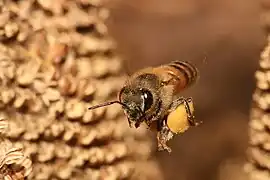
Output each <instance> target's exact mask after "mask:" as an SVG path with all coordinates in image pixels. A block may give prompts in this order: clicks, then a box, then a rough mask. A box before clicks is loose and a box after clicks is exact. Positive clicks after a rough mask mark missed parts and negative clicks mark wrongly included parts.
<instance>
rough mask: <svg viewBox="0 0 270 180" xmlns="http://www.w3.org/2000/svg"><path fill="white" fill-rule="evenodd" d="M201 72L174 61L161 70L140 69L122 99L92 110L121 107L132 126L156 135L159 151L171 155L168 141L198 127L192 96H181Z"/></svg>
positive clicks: (126, 87) (121, 96)
mask: <svg viewBox="0 0 270 180" xmlns="http://www.w3.org/2000/svg"><path fill="white" fill-rule="evenodd" d="M198 77H199V75H198V69H197V68H196V67H195V66H194V65H192V64H191V63H189V62H184V61H173V62H171V63H168V64H165V65H161V66H158V67H148V68H144V69H141V70H139V71H137V72H135V73H134V74H133V75H131V76H130V77H129V78H128V79H127V81H126V82H125V84H124V86H123V87H122V88H121V90H120V92H119V94H118V98H119V100H116V101H111V102H106V103H103V104H99V105H96V106H93V107H90V108H89V109H95V108H99V107H104V106H108V105H111V104H116V103H117V104H120V105H121V106H122V108H123V110H124V113H125V115H126V117H127V119H128V123H129V127H135V128H138V127H140V125H141V124H142V123H144V124H146V125H147V127H148V128H149V129H151V130H152V131H156V132H157V141H158V149H159V150H167V151H168V152H171V148H170V147H168V146H167V144H166V142H167V141H168V140H170V139H171V138H172V137H173V135H174V134H178V133H182V132H184V131H186V130H187V129H188V128H189V127H190V126H197V125H199V124H200V123H201V122H197V121H196V120H195V116H194V104H193V100H192V98H191V97H189V98H185V97H182V96H181V95H179V93H180V92H181V91H182V90H184V89H186V88H187V87H190V86H191V85H192V84H194V83H195V82H196V81H197V79H198Z"/></svg>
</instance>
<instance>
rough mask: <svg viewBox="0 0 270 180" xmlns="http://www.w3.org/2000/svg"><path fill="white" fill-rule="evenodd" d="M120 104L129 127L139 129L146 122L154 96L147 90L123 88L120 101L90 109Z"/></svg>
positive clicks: (94, 107)
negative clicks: (146, 115) (147, 112)
mask: <svg viewBox="0 0 270 180" xmlns="http://www.w3.org/2000/svg"><path fill="white" fill-rule="evenodd" d="M115 103H117V104H120V105H122V108H123V110H124V112H125V114H126V116H127V119H128V122H129V126H130V127H132V126H135V127H136V128H138V127H139V126H140V124H141V123H142V122H143V121H144V120H145V113H146V111H147V110H149V109H150V108H151V106H152V104H153V95H152V93H151V92H150V91H149V90H147V89H142V88H136V89H132V88H129V87H123V88H122V89H121V91H120V93H119V101H111V102H106V103H104V104H99V105H97V106H93V107H90V108H89V109H96V108H99V107H104V106H108V105H111V104H115Z"/></svg>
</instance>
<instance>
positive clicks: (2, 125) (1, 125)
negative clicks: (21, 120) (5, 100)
mask: <svg viewBox="0 0 270 180" xmlns="http://www.w3.org/2000/svg"><path fill="white" fill-rule="evenodd" d="M7 128H8V122H7V120H6V119H0V134H3V133H5V131H6V130H7Z"/></svg>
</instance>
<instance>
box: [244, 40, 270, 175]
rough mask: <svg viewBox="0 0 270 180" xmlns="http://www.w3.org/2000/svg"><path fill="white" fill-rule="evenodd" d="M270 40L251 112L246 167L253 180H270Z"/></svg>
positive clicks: (262, 59) (263, 54)
mask: <svg viewBox="0 0 270 180" xmlns="http://www.w3.org/2000/svg"><path fill="white" fill-rule="evenodd" d="M269 55H270V38H269V37H268V44H267V46H266V47H265V49H264V51H263V52H262V54H261V60H260V70H258V71H257V72H256V73H255V77H256V81H257V83H256V90H255V92H254V94H253V104H254V105H253V108H252V110H251V120H250V123H249V127H250V131H249V134H250V147H249V148H248V150H247V154H248V159H249V163H248V164H247V165H246V166H245V170H246V172H248V173H249V175H250V179H251V180H265V179H270V174H269V171H270V161H269V159H270V153H269V152H270V134H269V127H270V123H269V122H270V113H269V108H270V93H269V89H270V87H269V82H270V74H269V72H268V71H269V67H270V66H269V65H270V56H269Z"/></svg>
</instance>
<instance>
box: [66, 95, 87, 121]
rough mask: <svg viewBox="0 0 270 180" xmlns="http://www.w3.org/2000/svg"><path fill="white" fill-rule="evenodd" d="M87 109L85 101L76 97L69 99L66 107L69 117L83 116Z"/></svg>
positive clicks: (77, 117)
mask: <svg viewBox="0 0 270 180" xmlns="http://www.w3.org/2000/svg"><path fill="white" fill-rule="evenodd" d="M86 109H87V107H85V105H84V103H83V102H80V101H78V100H75V99H73V100H70V101H68V102H67V104H66V107H65V111H66V113H67V117H68V118H69V119H79V118H82V117H83V115H84V113H85V110H86Z"/></svg>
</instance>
